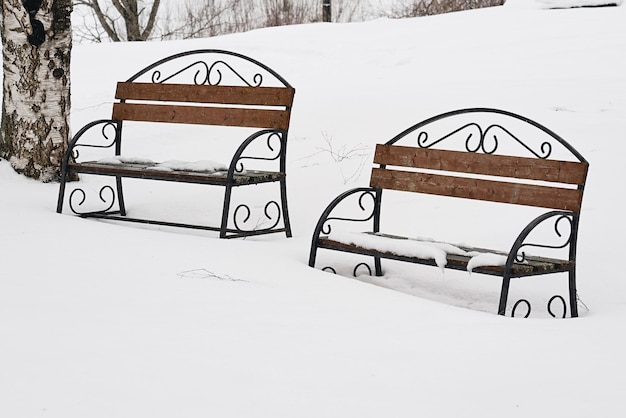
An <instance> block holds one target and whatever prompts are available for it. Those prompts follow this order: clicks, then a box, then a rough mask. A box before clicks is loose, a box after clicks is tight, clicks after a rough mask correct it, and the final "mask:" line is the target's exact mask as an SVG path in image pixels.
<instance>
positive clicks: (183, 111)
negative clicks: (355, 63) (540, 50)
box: [57, 50, 295, 238]
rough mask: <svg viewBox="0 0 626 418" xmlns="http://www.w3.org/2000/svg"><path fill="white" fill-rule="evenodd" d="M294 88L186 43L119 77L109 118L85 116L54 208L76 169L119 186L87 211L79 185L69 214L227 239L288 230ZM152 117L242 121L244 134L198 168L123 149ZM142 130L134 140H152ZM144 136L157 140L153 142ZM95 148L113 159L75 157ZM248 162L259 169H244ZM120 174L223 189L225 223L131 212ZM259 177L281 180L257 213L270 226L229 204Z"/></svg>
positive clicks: (231, 56)
mask: <svg viewBox="0 0 626 418" xmlns="http://www.w3.org/2000/svg"><path fill="white" fill-rule="evenodd" d="M294 93H295V90H294V88H293V87H291V85H290V84H289V83H288V82H287V81H286V80H285V79H283V78H282V77H281V76H280V75H278V74H277V73H276V72H275V71H274V70H272V69H270V68H269V67H267V66H265V65H264V64H261V63H260V62H258V61H255V60H253V59H252V58H249V57H246V56H244V55H241V54H237V53H234V52H229V51H221V50H196V51H189V52H184V53H180V54H176V55H173V56H170V57H167V58H164V59H162V60H160V61H158V62H155V63H153V64H151V65H149V66H148V67H146V68H144V69H142V70H141V71H139V72H138V73H137V74H135V75H133V76H132V77H130V78H129V79H128V80H127V81H125V82H120V83H118V84H117V91H116V95H115V97H116V99H118V101H117V102H116V103H114V104H113V112H112V116H111V119H101V120H96V121H93V122H91V123H89V124H87V125H86V126H85V127H83V128H82V129H80V130H79V131H78V132H77V133H76V135H75V136H74V138H73V139H72V140H71V142H70V144H69V148H68V150H67V153H66V155H65V158H64V160H63V167H62V179H61V184H60V188H59V196H58V203H57V212H58V213H61V212H62V210H63V204H64V200H65V189H66V186H67V184H68V181H70V180H74V179H76V178H77V176H78V175H79V174H89V175H99V176H108V177H111V178H114V179H115V185H114V186H110V185H105V186H103V187H102V189H100V193H99V198H100V200H101V201H102V202H101V203H102V204H103V206H105V207H104V208H98V209H96V210H83V207H82V205H83V203H84V202H85V200H86V195H87V192H86V191H85V190H84V189H82V188H79V187H76V188H75V189H74V191H73V192H72V193H71V194H70V196H69V198H68V200H69V206H70V209H71V210H72V212H74V213H75V214H78V215H80V216H82V217H94V218H103V219H110V220H117V221H133V222H140V223H148V224H157V225H165V226H172V227H186V228H197V229H205V230H212V231H219V235H220V237H221V238H231V237H242V236H249V235H259V234H267V233H275V232H284V233H285V234H286V235H287V236H288V237H290V236H291V226H290V223H289V213H288V208H287V192H286V148H287V134H288V129H289V122H290V116H291V107H292V103H293V97H294ZM146 122H147V123H167V124H191V125H196V126H197V125H207V126H225V127H230V128H236V129H237V132H235V135H236V136H237V137H239V138H240V139H239V141H236V140H235V144H234V145H235V146H232V145H231V148H234V149H235V150H234V152H232V153H231V155H232V158H231V159H230V161H226V162H224V163H223V164H221V163H215V162H214V161H213V162H211V163H207V162H200V163H198V162H196V164H195V166H194V164H184V163H181V164H174V165H172V164H171V163H169V164H164V163H159V162H154V161H152V160H150V159H146V158H143V157H141V156H127V155H125V154H122V138H124V142H125V144H126V143H128V141H134V140H135V138H136V137H137V135H135V136H132V137H131V138H128V136H129V135H123V132H127V130H128V128H127V127H128V126H129V125H128V124H129V123H146ZM123 127H125V128H126V129H125V130H124V131H123ZM243 128H252V129H243ZM210 129H215V128H210ZM228 130H229V132H230V129H228ZM238 132H241V133H238ZM220 135H222V133H220ZM140 136H142V138H137V139H143V140H144V141H145V140H146V139H148V140H149V138H145V137H144V136H143V135H140ZM94 137H95V138H94ZM185 139H186V138H184V137H183V135H174V136H173V137H172V138H171V140H172V141H173V142H174V144H173V145H175V146H176V147H180V148H184V147H185V146H186V145H185ZM223 142H224V143H225V142H231V141H227V140H224V141H223ZM148 144H149V145H148V146H149V147H152V142H148ZM237 144H239V146H238V147H237V148H235V147H236V146H237ZM220 147H221V146H220ZM79 150H80V152H79ZM94 150H96V151H99V152H102V151H103V150H104V151H106V152H107V153H108V155H107V154H105V155H104V157H108V158H102V155H97V156H96V157H92V158H95V159H89V160H86V159H85V158H83V159H81V161H79V156H80V157H82V153H83V152H85V153H87V151H92V154H93V151H94ZM199 156H200V155H199ZM201 157H202V158H203V160H202V161H204V160H208V161H212V160H213V159H212V158H211V154H209V155H202V156H201ZM244 162H245V163H246V164H255V165H263V167H262V169H261V168H258V167H247V166H244ZM123 178H133V179H147V180H158V181H168V182H182V183H195V184H203V185H212V186H221V187H224V188H225V194H224V198H223V206H222V217H221V222H220V224H219V226H210V225H206V224H202V225H198V224H197V223H196V224H191V223H183V222H170V221H163V220H154V219H143V218H138V217H130V216H127V208H126V205H125V199H124V194H123V191H122V179H123ZM262 183H277V184H278V190H277V193H276V194H279V195H280V197H279V199H274V200H269V199H268V201H267V203H266V204H265V206H264V208H263V209H264V210H263V212H264V213H263V214H261V217H263V216H264V217H265V218H267V219H265V218H263V219H265V220H266V221H267V222H268V223H271V225H270V226H267V224H266V226H265V227H263V228H258V227H257V228H250V227H247V226H246V225H245V222H246V221H247V220H248V218H250V214H251V211H252V209H251V207H250V206H249V205H247V204H240V205H238V206H237V207H236V208H235V209H234V210H232V208H231V195H232V192H233V189H234V188H238V187H241V186H250V185H259V184H262ZM92 200H94V201H97V200H98V199H92ZM277 200H278V201H280V204H279V203H278V202H277Z"/></svg>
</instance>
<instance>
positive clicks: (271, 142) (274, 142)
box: [228, 129, 287, 178]
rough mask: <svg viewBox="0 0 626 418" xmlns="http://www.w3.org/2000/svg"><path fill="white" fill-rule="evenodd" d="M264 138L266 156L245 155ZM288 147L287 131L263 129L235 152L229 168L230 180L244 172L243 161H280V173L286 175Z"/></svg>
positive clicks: (251, 136)
mask: <svg viewBox="0 0 626 418" xmlns="http://www.w3.org/2000/svg"><path fill="white" fill-rule="evenodd" d="M263 137H265V138H266V139H265V140H266V144H265V146H266V148H267V149H266V151H265V152H266V155H244V153H245V152H246V150H247V149H248V147H250V145H252V144H253V143H255V142H257V141H261V140H262V138H263ZM286 146H287V132H286V131H283V130H279V129H263V130H261V131H258V132H255V133H254V134H252V135H250V136H249V137H248V138H246V140H245V141H243V142H242V143H241V145H240V146H239V148H237V151H235V154H234V155H233V158H232V159H231V162H230V165H229V168H228V178H232V177H233V176H234V175H235V174H240V173H243V172H244V170H245V166H244V164H243V160H257V161H278V163H279V167H278V171H280V172H281V173H284V172H285V167H286V156H285V154H286V153H285V149H286Z"/></svg>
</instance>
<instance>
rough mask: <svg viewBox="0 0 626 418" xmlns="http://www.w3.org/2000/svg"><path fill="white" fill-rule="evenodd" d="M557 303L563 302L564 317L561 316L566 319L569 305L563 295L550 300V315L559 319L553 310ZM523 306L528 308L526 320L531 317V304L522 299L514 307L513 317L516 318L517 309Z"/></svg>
mask: <svg viewBox="0 0 626 418" xmlns="http://www.w3.org/2000/svg"><path fill="white" fill-rule="evenodd" d="M555 301H559V302H561V306H562V309H563V315H562V316H561V318H565V317H566V316H567V303H566V302H565V298H564V297H563V296H561V295H554V296H552V297H551V298H550V300H549V301H548V313H549V314H550V316H551V317H552V318H556V317H557V315H556V314H555V313H554V309H553V305H554V302H555ZM522 304H523V305H525V306H526V314H525V315H524V318H528V317H529V316H530V313H531V311H532V307H531V304H530V302H529V301H528V300H526V299H520V300H518V301H517V302H515V304H514V305H513V309H512V310H511V317H513V318H515V313H516V311H517V308H518V306H519V305H522Z"/></svg>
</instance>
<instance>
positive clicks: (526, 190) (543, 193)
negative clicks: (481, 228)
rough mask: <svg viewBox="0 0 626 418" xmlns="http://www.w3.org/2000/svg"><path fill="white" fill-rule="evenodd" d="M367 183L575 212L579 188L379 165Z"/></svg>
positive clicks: (578, 207) (578, 206)
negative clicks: (456, 175)
mask: <svg viewBox="0 0 626 418" xmlns="http://www.w3.org/2000/svg"><path fill="white" fill-rule="evenodd" d="M370 186H371V187H376V188H382V189H392V190H402V191H408V192H418V193H427V194H433V195H439V196H451V197H460V198H465V199H475V200H486V201H490V202H502V203H512V204H517V205H525V206H535V207H542V208H551V209H560V210H571V211H575V212H578V211H579V210H580V205H581V202H582V191H581V190H578V189H565V188H560V187H551V186H540V185H534V184H521V183H511V182H503V181H494V180H483V179H476V178H467V177H453V176H445V175H440V174H430V173H417V172H410V171H401V170H390V169H382V168H374V169H372V177H371V179H370Z"/></svg>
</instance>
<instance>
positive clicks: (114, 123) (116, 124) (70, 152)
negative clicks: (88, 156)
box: [63, 119, 122, 172]
mask: <svg viewBox="0 0 626 418" xmlns="http://www.w3.org/2000/svg"><path fill="white" fill-rule="evenodd" d="M98 125H102V128H101V133H102V137H103V138H104V141H105V142H104V143H103V144H95V143H94V144H90V143H85V144H82V143H78V141H79V140H80V139H81V138H82V137H83V135H84V134H85V133H86V132H87V131H90V130H91V129H92V128H94V127H95V126H98ZM109 128H112V129H114V136H113V138H111V136H110V133H108V132H107V129H109ZM121 128H122V122H121V121H119V120H113V119H98V120H94V121H93V122H90V123H88V124H87V125H85V126H83V127H82V128H81V129H80V130H79V131H78V132H77V133H76V135H74V137H73V138H72V140H71V141H70V143H69V146H68V149H67V152H66V153H65V157H64V158H63V172H65V171H66V168H67V164H68V163H69V161H70V158H72V159H77V158H78V157H79V153H78V150H77V149H76V148H78V147H86V148H112V147H113V146H115V155H119V153H120V146H121V143H120V139H121V132H122V130H121Z"/></svg>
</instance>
